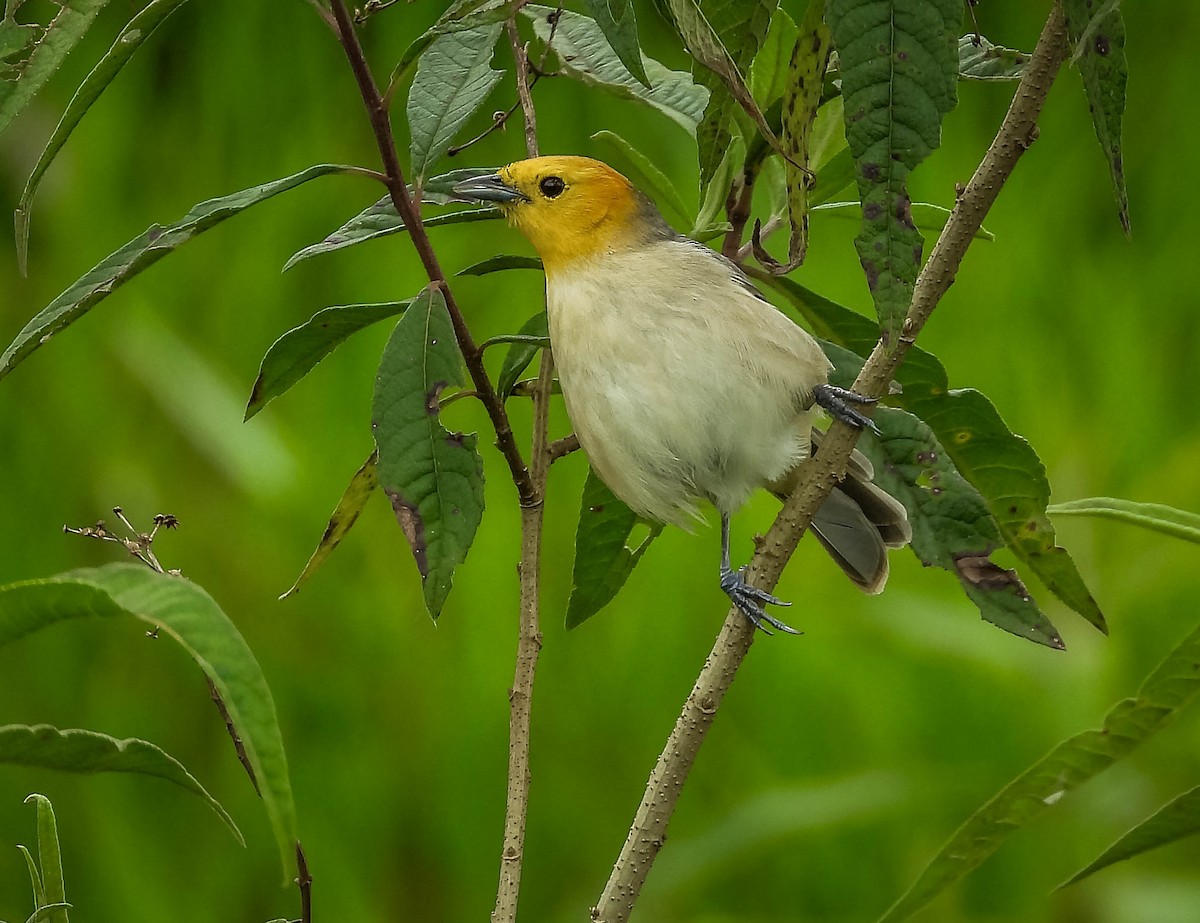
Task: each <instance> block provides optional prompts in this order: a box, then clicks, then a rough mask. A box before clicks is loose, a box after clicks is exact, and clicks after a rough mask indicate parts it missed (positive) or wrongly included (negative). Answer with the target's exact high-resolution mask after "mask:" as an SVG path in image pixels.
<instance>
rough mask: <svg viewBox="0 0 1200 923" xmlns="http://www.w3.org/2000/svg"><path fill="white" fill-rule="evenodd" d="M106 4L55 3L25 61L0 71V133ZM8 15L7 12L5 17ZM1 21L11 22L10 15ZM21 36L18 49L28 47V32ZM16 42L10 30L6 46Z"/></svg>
mask: <svg viewBox="0 0 1200 923" xmlns="http://www.w3.org/2000/svg"><path fill="white" fill-rule="evenodd" d="M107 3H108V0H58V2H57V3H56V9H55V11H54V18H53V19H52V20H51V21H50V24H49V25H48V26H46V27H45V29H44V30H43V29H39V30H38V33H39V34H38V36H37V38H36V43H35V44H34V45H33V49H32V51H30V53H29V55H28V57H26V58H25V59H24V60H22V61H20V62H19V63H17V64H16V65H15V66H13V67H5V68H3V69H0V132H3V131H4V129H5V128H7V127H8V124H9V123H10V122H11V121H12V120H13V119H14V118H16V116H17V114H18V113H19V112H20V111H21V110H22V109H24V108H25V106H26V104H27V103H28V102H29V101H30V100H31V99H33V97H34V96H35V95H36V94H37V92H38V91H39V90H40V89H41V88H42V87H43V86H45V85H46V81H47V80H49V79H50V77H51V76H52V75H53V74H54V72H55V71H56V70H58V67H59V65H60V64H62V62H63V61H64V60H65V59H66V57H67V55H68V54H70V52H71V49H72V48H74V47H75V45H76V44H77V43H78V42H79V40H80V39H81V38H83V36H84V33H85V32H87V30H88V28H89V27H90V26H91V25H92V22H93V21H94V20H95V18H96V16H97V15H98V14H99V12H100V11H101V10H102V9H104V7H105V5H106V4H107ZM12 11H13V9H12V8H9V10H8V12H9V14H11V13H12ZM5 19H6V20H7V21H9V22H12V19H11V15H9V16H6V17H5ZM23 33H24V34H23V35H21V36H20V41H21V47H22V49H23V48H26V47H28V39H29V37H30V34H31V32H30V30H28V29H26V30H23ZM16 40H18V36H17V35H16V34H14V33H12V31H11V29H10V34H9V38H8V42H9V43H10V44H12V43H14V42H15V41H16Z"/></svg>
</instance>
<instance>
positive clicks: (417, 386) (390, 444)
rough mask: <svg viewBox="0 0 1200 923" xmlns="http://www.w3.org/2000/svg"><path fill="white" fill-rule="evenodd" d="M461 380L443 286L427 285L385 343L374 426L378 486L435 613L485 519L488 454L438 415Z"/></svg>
mask: <svg viewBox="0 0 1200 923" xmlns="http://www.w3.org/2000/svg"><path fill="white" fill-rule="evenodd" d="M463 383H464V378H463V368H462V356H461V354H460V353H459V351H458V343H457V341H456V340H455V338H454V326H453V324H452V323H451V321H450V314H449V313H448V312H447V310H446V302H445V300H444V299H443V298H442V293H441V290H440V289H436V288H427V289H425V291H423V292H422V293H421V294H420V295H418V296H417V298H416V299H414V301H413V303H412V305H411V307H409V309H408V311H406V312H405V314H404V316H403V317H402V318H400V322H399V323H397V324H396V329H395V330H394V331H392V335H391V338H390V339H389V340H388V342H387V346H385V347H384V350H383V356H382V357H381V359H380V361H379V374H378V375H377V376H376V379H375V396H374V399H373V401H372V404H371V427H372V429H373V430H374V431H375V444H376V446H377V447H378V448H379V463H378V465H377V470H378V477H379V486H380V487H382V488H383V492H384V493H385V494H386V495H387V498H388V500H389V501H391V504H392V509H393V510H394V511H395V513H396V519H397V521H398V522H399V523H400V527H401V528H402V529H403V530H404V536H405V538H407V539H408V543H409V546H410V547H411V548H412V553H413V558H414V560H415V561H416V562H417V570H418V571H419V572H420V574H421V582H422V585H423V586H424V590H425V606H426V608H427V609H428V610H429V614H430V615H431V616H432V617H433V618H434V619H436V618H437V617H438V615H440V614H441V611H442V606H443V604H444V603H445V602H446V596H447V595H448V594H449V592H450V586H451V584H452V582H453V577H454V568H455V567H457V566H458V565H459V564H461V563H462V562H463V560H464V559H465V558H466V556H467V551H468V550H469V549H470V547H471V542H472V541H473V540H474V539H475V531H476V530H477V529H478V528H479V523H480V520H481V519H482V518H483V460H482V459H481V458H480V457H479V451H478V450H477V449H476V446H475V444H476V437H475V434H473V433H471V434H463V433H451V432H447V430H446V429H445V427H443V426H442V423H441V420H440V419H439V408H438V400H439V397H440V395H441V393H442V391H443V390H444V389H446V388H449V387H461V386H462V385H463Z"/></svg>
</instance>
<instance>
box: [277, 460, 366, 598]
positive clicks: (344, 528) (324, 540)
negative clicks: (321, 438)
mask: <svg viewBox="0 0 1200 923" xmlns="http://www.w3.org/2000/svg"><path fill="white" fill-rule="evenodd" d="M378 461H379V452H378V451H375V452H372V453H371V456H370V457H369V458H368V459H367V460H366V461H365V462H363V466H362V467H361V468H359V469H358V471H356V472H355V473H354V477H352V478H351V479H350V483H349V484H348V485H347V487H346V490H345V492H344V493H343V494H342V499H341V500H339V501H338V505H337V509H335V510H334V511H333V515H332V516H330V517H329V525H327V526H326V527H325V534H324V535H322V536H321V541H320V542H318V543H317V547H316V550H315V551H313V553H312V556H311V557H309V559H308V563H307V564H305V565H304V570H302V571H301V572H300V576H299V577H297V578H296V582H295V583H293V584H292V586H291V588H290V589H289V590H288V591H287V592H286V593H284V594H283V595H282V596H280V597H279V598H280V599H287V598H288V597H289V596H292V595H294V594H296V593H298V592H300V587H302V586H303V585H304V584H305V583H307V582H308V578H309V577H311V576H312V575H313V574H314V573H316V570H317V568H318V567H320V566H321V565H322V564H324V563H325V559H326V558H328V557H329V556H330V555H331V554H333V549H335V548H336V547H337V546H338V544H339V543H340V542H341V540H342V539H344V538H345V537H346V534H347V533H348V532H349V531H350V529H351V527H352V526H353V525H354V524H355V523H356V522H358V516H359V514H360V513H361V512H362V511H363V507H364V506H366V505H367V500H369V499H370V498H371V494H373V493H374V492H375V488H376V487H378V486H379V480H378V478H377V477H376V474H375V464H376V462H378Z"/></svg>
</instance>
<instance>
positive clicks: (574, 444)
mask: <svg viewBox="0 0 1200 923" xmlns="http://www.w3.org/2000/svg"><path fill="white" fill-rule="evenodd" d="M578 450H579V437H578V436H576V435H575V434H574V433H571V435H570V436H563V437H562V439H555V440H554V441H553V442H552V443H550V445H549V446H547V448H546V454H547V455H549V456H550V463H551V464H553V463H554V462H556V461H558V459H560V458H562V457H563V456H564V455H570V454H571V453H572V452H576V451H578Z"/></svg>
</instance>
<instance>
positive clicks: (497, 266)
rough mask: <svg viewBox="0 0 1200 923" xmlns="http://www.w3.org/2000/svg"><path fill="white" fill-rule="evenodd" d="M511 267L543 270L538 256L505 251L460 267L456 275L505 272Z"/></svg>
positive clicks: (484, 274)
mask: <svg viewBox="0 0 1200 923" xmlns="http://www.w3.org/2000/svg"><path fill="white" fill-rule="evenodd" d="M509 269H536V270H538V271H541V269H542V261H541V260H540V259H538V258H537V257H536V256H515V255H513V254H511V253H503V254H500V255H499V256H489V257H488V258H487V259H486V260H480V261H479V262H478V263H472V264H471V265H470V266H468V267H466V268H465V269H460V270H459V271H458V272H456V273H455V275H456V276H486V275H490V274H491V273H493V272H504V271H505V270H509Z"/></svg>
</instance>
